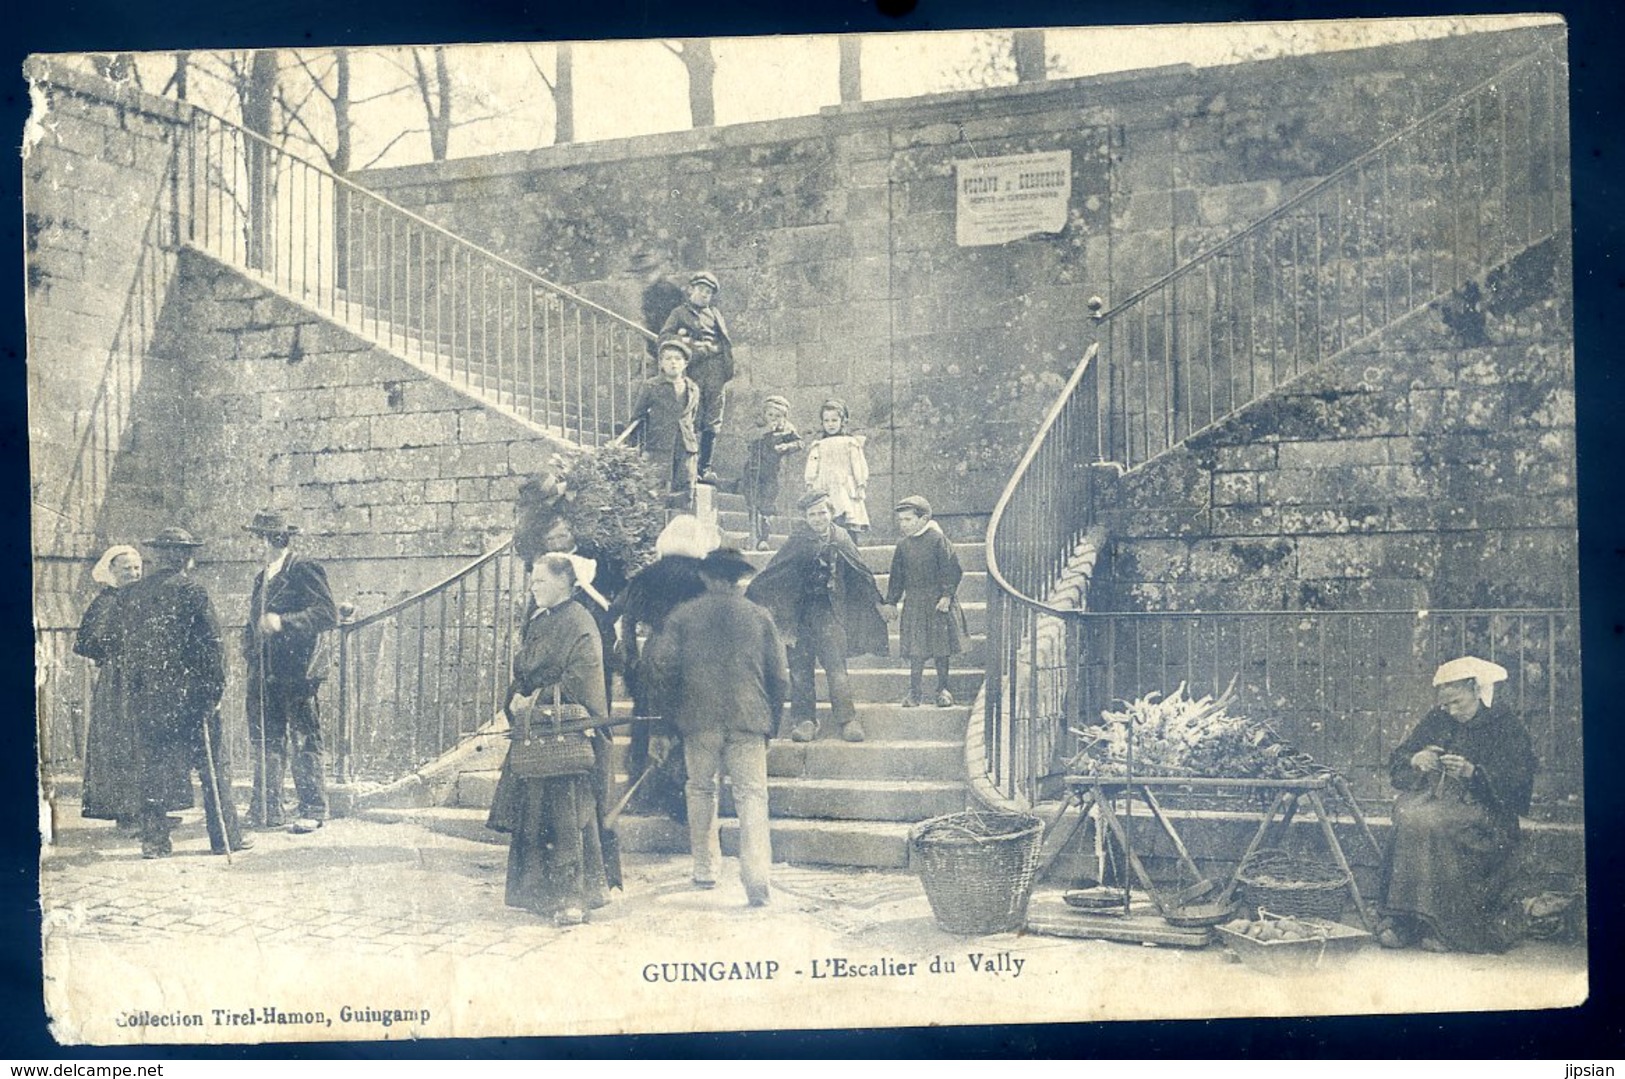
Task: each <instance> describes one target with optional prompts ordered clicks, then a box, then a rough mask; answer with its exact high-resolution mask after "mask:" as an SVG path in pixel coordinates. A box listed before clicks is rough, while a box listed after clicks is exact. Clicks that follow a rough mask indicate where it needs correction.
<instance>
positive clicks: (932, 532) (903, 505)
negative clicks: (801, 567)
mask: <svg viewBox="0 0 1625 1079" xmlns="http://www.w3.org/2000/svg"><path fill="white" fill-rule="evenodd" d="M896 513H897V531H899V532H901V533H902V538H901V539H899V540H898V541H897V550H896V552H895V553H894V554H893V555H892V560H891V577H890V578H889V579H888V580H887V582H886V606H885V607H884V608H883V609H882V613H883V614H884V615H885V616H886V620H887V621H888V622H890V621H893V620H895V621H897V622H898V623H899V624H898V627H897V632H898V637H899V639H900V641H901V644H902V648H901V652H902V654H903V655H904V656H906V657H907V658H908V696H907V697H904V698H903V707H904V708H918V707H919V706H920V704H921V702H923V701H924V700H925V697H924V687H923V686H922V684H921V683H922V682H923V681H924V679H925V661H926V660H931V661H932V662H933V663H935V664H936V668H937V695H936V703H937V707H938V708H952V707H953V704H954V695H953V694H952V693H950V692H949V691H948V660H949V657H951V656H956V655H958V654H959V653H961V652H963V651H964V650H965V639H966V638H967V637H968V636H970V634H969V632H968V631H967V629H966V627H965V612H964V610H963V609H961V608H960V606H959V599H958V597H957V595H956V593H958V591H959V579H960V578H961V577H963V576H964V575H965V571H964V569H963V568H961V567H960V565H959V556H958V555H956V554H954V545H953V544H951V543H949V542H948V537H947V536H944V535H943V534H942V526H940V525H938V524H937V522H935V521H933V520H932V519H931V503H929V502H927V501H926V500H925V499H923V498H921V497H920V496H919V495H910V496H909V497H908V498H905V499H903V500H902V501H901V502H899V503H897V509H896ZM899 601H902V603H903V609H902V612H901V614H899V612H898V610H897V604H898V602H899Z"/></svg>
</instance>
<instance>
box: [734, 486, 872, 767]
mask: <svg viewBox="0 0 1625 1079" xmlns="http://www.w3.org/2000/svg"><path fill="white" fill-rule="evenodd" d="M796 507H797V508H798V509H799V510H801V512H802V515H803V520H802V521H801V522H800V523H798V524H797V525H796V528H795V531H793V532H792V533H791V535H790V538H789V540H787V541H786V542H785V545H784V546H783V547H781V548H780V549H779V551H778V553H776V554H775V555H774V556H773V561H771V562H769V563H768V564H767V568H766V569H764V570H763V571H762V572H761V575H760V576H758V577H757V578H756V580H755V581H754V582H752V583H751V586H750V590H749V591H748V592H747V593H746V595H747V596H748V597H749V598H750V599H752V600H754V601H755V602H757V603H759V604H761V605H762V606H763V607H766V608H767V609H768V611H769V612H770V613H771V614H772V615H773V621H774V623H776V624H777V626H778V628H779V633H780V635H781V636H782V637H783V638H784V642H785V644H786V645H787V646H788V648H789V657H788V658H789V661H790V721H791V723H793V724H794V726H793V727H792V728H791V731H790V737H791V739H793V740H794V741H797V742H810V741H812V740H813V739H814V738H816V737H817V736H818V714H817V706H818V698H817V692H816V690H815V686H814V677H815V672H814V665H815V664H819V665H822V666H823V668H824V675H825V677H826V678H827V679H828V680H829V702H830V710H831V712H832V713H833V714H834V716H835V722H836V723H839V724H840V726H841V737H842V738H844V739H846V740H847V741H848V742H861V741H863V737H864V731H863V725H862V724H861V723H859V722H858V714H857V704H856V702H855V701H854V700H853V699H852V683H851V679H850V678H849V677H848V676H847V670H846V660H847V657H848V656H856V655H864V654H865V653H871V652H872V653H874V654H876V655H882V656H883V655H885V654H886V649H887V640H886V623H885V621H884V620H883V619H882V618H881V616H880V588H879V587H878V586H877V585H876V584H875V575H874V573H873V572H872V571H871V570H870V569H869V567H867V566H865V565H864V564H863V556H862V554H860V553H859V551H858V547H857V544H855V543H853V542H852V537H851V536H849V535H847V534H846V532H845V531H844V530H842V529H839V528H836V527H835V517H834V514H833V512H832V511H831V509H830V502H829V496H828V495H827V494H825V493H824V492H822V491H814V492H812V493H811V494H808V495H805V496H803V497H802V499H801V501H800V502H798V503H796Z"/></svg>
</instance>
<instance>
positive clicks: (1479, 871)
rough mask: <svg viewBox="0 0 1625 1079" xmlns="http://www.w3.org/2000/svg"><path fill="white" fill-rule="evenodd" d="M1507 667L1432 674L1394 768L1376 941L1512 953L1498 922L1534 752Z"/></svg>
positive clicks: (1463, 665) (1472, 661) (1474, 663)
mask: <svg viewBox="0 0 1625 1079" xmlns="http://www.w3.org/2000/svg"><path fill="white" fill-rule="evenodd" d="M1506 679H1507V670H1506V668H1505V667H1502V666H1501V665H1500V664H1498V663H1491V662H1489V661H1488V660H1483V659H1479V658H1478V657H1476V656H1463V657H1461V658H1459V659H1453V660H1451V661H1450V662H1448V663H1446V664H1443V665H1442V666H1440V667H1439V669H1438V670H1437V671H1436V672H1435V673H1434V676H1433V685H1434V698H1435V701H1436V705H1435V707H1434V708H1433V710H1432V711H1430V712H1428V714H1427V715H1426V716H1424V717H1422V721H1421V722H1420V723H1418V724H1417V725H1416V728H1415V729H1414V730H1412V731H1411V733H1410V736H1409V737H1407V738H1406V739H1405V740H1404V741H1403V742H1401V743H1400V744H1399V746H1398V747H1396V748H1395V750H1394V752H1393V755H1392V756H1391V757H1390V759H1389V775H1390V778H1391V780H1392V781H1393V785H1394V787H1395V789H1396V790H1398V791H1399V792H1400V794H1399V797H1398V798H1397V799H1396V800H1395V802H1394V810H1393V838H1392V840H1391V841H1390V844H1389V849H1388V853H1387V857H1386V858H1385V859H1384V862H1383V891H1382V894H1383V899H1382V914H1383V924H1382V925H1381V926H1379V929H1378V942H1379V943H1381V944H1382V945H1383V946H1385V947H1390V948H1400V947H1406V946H1408V945H1412V944H1418V945H1420V946H1421V947H1423V948H1426V949H1428V950H1430V951H1462V952H1491V951H1504V950H1505V949H1506V948H1507V947H1508V946H1510V945H1511V944H1512V943H1513V941H1512V939H1511V936H1510V932H1509V929H1508V927H1507V924H1506V923H1505V922H1504V921H1503V920H1502V919H1501V918H1500V917H1499V914H1500V906H1501V902H1502V899H1503V893H1504V891H1505V885H1506V882H1507V878H1508V876H1509V872H1510V870H1511V869H1512V868H1513V861H1514V855H1515V853H1516V851H1517V844H1518V817H1519V816H1520V815H1521V814H1523V813H1526V812H1528V810H1529V798H1530V794H1531V791H1532V790H1533V787H1534V777H1535V768H1536V761H1535V754H1534V751H1533V750H1532V749H1531V748H1530V744H1529V733H1528V732H1527V731H1526V730H1525V729H1524V727H1523V725H1522V724H1521V723H1520V722H1519V721H1518V720H1517V718H1516V717H1515V716H1513V715H1512V713H1511V712H1510V711H1509V710H1508V709H1507V708H1506V706H1505V704H1504V703H1497V702H1496V700H1495V687H1496V685H1498V684H1499V683H1501V682H1504V681H1506Z"/></svg>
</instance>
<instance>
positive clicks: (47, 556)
mask: <svg viewBox="0 0 1625 1079" xmlns="http://www.w3.org/2000/svg"><path fill="white" fill-rule="evenodd" d="M27 74H28V76H29V79H30V86H31V89H32V91H33V94H34V99H35V112H34V115H33V116H32V117H31V118H30V123H29V126H28V128H27V131H26V132H25V137H24V160H23V234H24V242H25V252H26V260H27V288H28V329H27V341H28V404H29V421H30V428H31V431H32V432H33V434H32V437H31V439H30V446H29V458H30V460H29V467H30V480H31V488H32V503H33V505H34V506H36V507H38V510H37V512H35V513H34V514H33V539H34V550H35V552H36V555H37V556H38V557H39V558H41V559H43V560H45V562H44V563H43V564H42V565H43V566H44V569H43V571H42V575H41V576H40V581H39V583H40V586H41V595H40V605H41V606H40V609H41V614H42V616H43V618H44V624H47V625H56V624H62V623H63V620H64V619H67V618H70V617H71V618H73V619H74V620H75V621H76V615H77V611H76V610H75V609H73V608H75V604H74V603H73V602H72V601H71V600H70V599H68V598H67V597H68V596H70V595H71V593H72V591H73V589H74V588H75V587H76V586H77V581H78V578H79V577H80V576H81V575H82V567H81V563H82V562H83V561H84V559H85V558H86V557H89V556H91V555H92V554H93V549H94V547H95V544H96V542H97V537H96V534H95V528H94V526H95V515H94V506H93V505H85V504H83V503H84V502H85V501H86V500H85V499H84V498H82V497H80V496H82V495H83V492H84V489H85V488H86V487H87V486H91V485H95V484H96V483H97V482H98V479H99V478H100V477H103V476H105V472H104V471H103V469H104V468H105V466H106V464H107V462H109V461H111V459H112V458H113V457H114V456H116V454H117V452H118V449H119V445H118V439H119V436H120V434H121V428H122V424H121V423H120V419H121V417H122V416H123V415H125V414H126V412H127V410H126V409H125V408H124V405H126V404H127V396H126V395H123V394H121V392H120V390H121V389H122V388H124V387H127V386H129V385H130V384H131V383H132V382H133V380H134V378H135V377H138V372H139V369H140V364H141V354H142V351H143V346H144V345H145V344H146V343H147V342H148V341H149V340H150V337H151V334H152V332H153V329H154V325H155V323H156V320H157V313H158V310H159V308H160V307H161V306H162V302H163V296H164V293H165V292H166V291H167V288H168V283H169V280H170V278H171V276H172V274H173V270H174V255H173V252H172V247H173V244H172V242H171V239H170V235H169V233H170V231H171V230H172V217H171V216H170V214H169V212H168V211H169V209H170V205H171V203H170V197H171V187H170V184H169V182H168V179H169V175H170V161H171V145H172V133H173V132H174V130H175V129H176V127H177V125H179V124H180V123H181V122H182V115H183V114H182V111H181V107H179V106H177V105H175V104H174V103H173V102H166V101H162V100H159V99H156V98H152V97H149V96H147V95H143V94H139V93H135V92H133V91H131V90H129V89H127V88H123V87H119V86H115V85H113V84H109V83H105V82H102V81H101V80H97V79H92V78H90V77H88V76H82V75H78V74H76V73H74V72H69V71H62V70H60V69H56V68H51V67H49V66H46V65H43V64H31V65H30V67H29V69H28V71H27ZM104 380H105V381H107V382H108V383H109V384H110V385H112V386H113V387H114V390H113V392H112V393H111V394H108V393H104V392H103V388H102V387H103V383H104ZM92 432H94V434H93V433H92ZM70 624H71V623H70Z"/></svg>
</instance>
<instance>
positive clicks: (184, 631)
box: [119, 527, 248, 858]
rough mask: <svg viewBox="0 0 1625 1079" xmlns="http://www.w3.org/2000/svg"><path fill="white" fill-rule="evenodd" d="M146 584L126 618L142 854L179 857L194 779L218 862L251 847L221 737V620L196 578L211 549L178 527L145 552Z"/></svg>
mask: <svg viewBox="0 0 1625 1079" xmlns="http://www.w3.org/2000/svg"><path fill="white" fill-rule="evenodd" d="M143 546H144V547H146V548H147V558H146V563H145V567H144V570H143V577H142V579H141V580H139V581H136V582H134V583H133V584H131V585H129V586H128V587H129V590H130V591H129V595H128V596H127V597H125V600H124V602H123V604H122V607H121V610H120V612H119V619H120V636H121V639H122V640H123V642H124V645H123V648H124V652H123V661H124V662H125V664H126V670H125V674H126V679H127V683H126V691H127V698H126V699H127V701H128V707H129V710H130V717H131V720H132V723H133V725H134V728H135V740H136V746H137V751H136V752H135V753H134V755H133V756H134V759H133V760H131V761H130V762H129V767H131V768H133V769H135V770H136V772H137V782H138V784H139V788H140V798H141V810H140V813H141V815H140V818H139V827H140V834H141V854H142V856H143V857H147V858H162V857H164V856H165V855H167V854H169V853H170V851H171V849H172V848H171V844H170V836H169V833H170V829H171V828H172V827H173V825H174V823H175V818H172V817H170V816H169V813H170V811H172V810H179V809H189V808H191V806H192V771H193V770H194V769H196V770H197V771H198V773H199V774H200V775H201V776H202V779H203V810H204V819H205V821H206V823H207V825H208V831H209V846H210V848H211V849H212V850H213V851H214V852H215V853H216V854H224V853H226V851H227V850H228V848H229V849H231V850H240V849H242V848H243V847H246V846H247V845H248V843H247V842H246V840H244V838H243V836H242V834H241V831H240V830H239V828H238V824H237V810H236V808H235V807H234V806H233V805H232V802H231V772H230V768H229V766H228V762H227V761H226V760H225V759H224V756H223V754H222V750H223V748H224V746H223V741H222V739H221V731H220V709H219V704H220V695H221V693H222V691H223V690H224V689H225V685H226V667H225V654H224V648H223V647H222V645H221V640H220V619H219V618H218V617H217V616H216V615H215V610H214V604H213V603H212V602H210V600H209V594H208V593H207V592H206V591H204V588H203V586H202V585H201V584H199V583H198V582H197V581H196V580H194V579H193V578H192V576H191V574H190V573H189V572H188V570H190V569H191V568H192V564H193V558H194V557H195V555H196V553H197V550H198V548H200V547H202V546H203V544H202V542H200V541H199V540H198V539H197V538H196V537H195V536H193V535H192V533H190V532H188V531H187V530H186V529H184V528H180V527H169V528H165V529H163V530H162V531H160V532H159V533H158V534H157V535H156V536H154V537H152V538H151V539H149V540H146V541H145V542H144V543H143Z"/></svg>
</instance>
